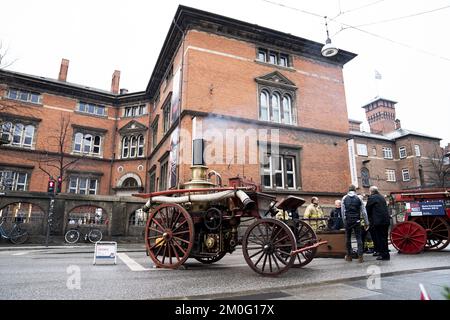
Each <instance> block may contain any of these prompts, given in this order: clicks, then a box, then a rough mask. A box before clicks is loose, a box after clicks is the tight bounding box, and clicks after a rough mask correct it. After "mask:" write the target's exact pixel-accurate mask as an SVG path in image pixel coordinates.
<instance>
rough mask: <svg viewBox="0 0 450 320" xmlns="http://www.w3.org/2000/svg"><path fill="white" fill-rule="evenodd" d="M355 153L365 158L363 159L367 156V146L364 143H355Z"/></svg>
mask: <svg viewBox="0 0 450 320" xmlns="http://www.w3.org/2000/svg"><path fill="white" fill-rule="evenodd" d="M356 152H357V154H358V156H365V157H368V156H369V153H368V150H367V144H365V143H357V144H356Z"/></svg>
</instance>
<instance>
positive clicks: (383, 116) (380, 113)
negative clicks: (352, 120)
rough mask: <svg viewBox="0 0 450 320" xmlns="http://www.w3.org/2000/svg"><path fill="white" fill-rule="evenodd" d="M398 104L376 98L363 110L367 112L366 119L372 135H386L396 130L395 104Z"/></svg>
mask: <svg viewBox="0 0 450 320" xmlns="http://www.w3.org/2000/svg"><path fill="white" fill-rule="evenodd" d="M396 103H397V102H395V101H392V100H388V99H384V98H376V99H375V100H373V101H372V102H369V103H368V104H366V105H365V106H363V108H364V109H365V110H366V118H367V121H368V122H369V126H370V131H371V132H372V133H378V134H385V133H388V132H392V131H394V130H395V129H396V126H395V104H396Z"/></svg>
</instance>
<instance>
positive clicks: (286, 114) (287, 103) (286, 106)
mask: <svg viewBox="0 0 450 320" xmlns="http://www.w3.org/2000/svg"><path fill="white" fill-rule="evenodd" d="M292 122H293V121H292V100H291V97H290V96H289V95H287V94H286V95H284V96H283V123H286V124H292Z"/></svg>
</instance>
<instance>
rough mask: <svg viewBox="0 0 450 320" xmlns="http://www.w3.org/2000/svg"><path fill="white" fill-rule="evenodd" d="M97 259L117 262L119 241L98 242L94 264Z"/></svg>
mask: <svg viewBox="0 0 450 320" xmlns="http://www.w3.org/2000/svg"><path fill="white" fill-rule="evenodd" d="M97 259H101V260H102V261H114V264H117V242H114V241H98V242H96V243H95V250H94V264H96V263H97Z"/></svg>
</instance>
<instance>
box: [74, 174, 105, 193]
mask: <svg viewBox="0 0 450 320" xmlns="http://www.w3.org/2000/svg"><path fill="white" fill-rule="evenodd" d="M97 188H98V180H97V179H95V178H85V177H70V180H69V193H76V194H97Z"/></svg>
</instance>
